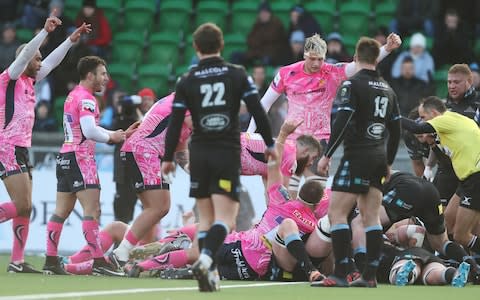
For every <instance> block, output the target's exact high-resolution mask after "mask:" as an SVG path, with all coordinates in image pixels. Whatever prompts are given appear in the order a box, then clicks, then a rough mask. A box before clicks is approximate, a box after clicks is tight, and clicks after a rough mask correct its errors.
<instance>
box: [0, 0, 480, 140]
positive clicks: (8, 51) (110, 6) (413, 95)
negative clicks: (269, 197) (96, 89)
mask: <svg viewBox="0 0 480 300" xmlns="http://www.w3.org/2000/svg"><path fill="white" fill-rule="evenodd" d="M53 12H54V13H55V15H56V16H57V17H59V18H60V19H61V20H62V23H63V25H62V26H61V28H59V30H56V31H55V32H54V33H52V34H50V35H49V36H48V39H47V40H46V42H45V43H44V45H43V46H42V48H41V52H42V55H43V57H45V56H46V55H48V54H49V53H50V52H51V51H52V50H53V49H55V47H57V46H58V45H59V44H60V43H61V42H62V41H63V40H64V39H65V38H66V37H67V36H68V35H69V34H70V33H71V32H72V30H73V29H74V28H75V26H77V25H79V24H81V23H82V22H87V23H90V24H92V29H93V31H92V33H90V34H89V36H88V38H87V39H82V40H81V41H80V42H79V43H77V44H76V45H75V46H74V47H73V48H72V49H71V50H70V52H69V53H68V55H67V57H66V58H65V60H64V61H63V62H62V64H61V65H60V66H59V67H58V68H57V69H56V70H55V71H54V72H53V73H52V74H51V75H50V76H49V77H48V78H47V79H46V80H44V82H42V83H37V97H38V99H37V105H38V106H39V107H38V108H37V111H41V113H40V116H39V117H38V122H37V123H38V124H37V125H38V126H36V127H35V130H38V131H50V130H54V131H55V130H61V118H62V116H61V109H62V108H63V99H64V98H65V95H66V94H68V92H69V91H70V90H71V89H72V87H73V86H74V85H75V84H76V83H77V82H78V75H77V74H76V73H77V72H76V63H77V62H78V60H79V58H80V57H83V56H86V55H99V56H101V57H103V58H105V59H106V60H107V61H108V62H109V64H110V65H111V68H109V70H110V72H111V78H112V82H111V83H110V84H109V90H108V91H107V92H106V93H105V95H103V96H102V97H101V98H102V101H103V103H102V104H103V106H104V107H105V108H108V107H110V110H108V109H107V110H106V111H107V112H108V111H115V109H114V108H113V107H112V105H113V103H114V102H116V101H118V100H115V97H117V98H118V95H130V94H135V93H136V92H137V91H139V90H140V89H142V88H146V87H148V88H152V89H153V90H154V91H155V92H156V93H157V95H159V96H163V95H166V94H167V93H168V92H169V91H172V90H173V88H174V84H175V80H176V78H177V77H178V76H179V75H180V74H182V73H183V72H185V71H186V70H188V66H189V65H190V64H191V63H195V62H196V57H195V53H194V52H193V49H191V48H192V47H191V32H192V29H193V28H194V27H195V26H196V25H198V23H199V22H205V21H213V22H215V23H217V24H218V25H220V26H221V27H222V29H223V30H224V32H225V50H224V52H223V56H224V58H225V59H226V60H229V61H231V62H233V63H238V64H243V65H245V66H246V68H247V70H249V72H250V74H252V75H253V78H254V79H255V83H256V84H257V86H258V88H259V90H260V94H263V92H264V91H265V90H266V88H267V87H268V84H269V82H270V81H271V80H272V78H273V76H274V74H275V70H276V68H277V67H279V66H282V65H286V64H290V63H293V62H296V61H299V60H302V59H303V43H304V41H305V39H306V38H307V37H309V36H311V35H312V34H314V33H319V34H321V36H322V37H323V38H324V39H325V40H326V41H327V44H328V53H327V57H326V61H327V62H329V63H339V62H349V61H351V60H352V57H353V54H354V53H353V49H354V46H355V42H356V41H357V40H358V38H359V36H360V35H361V34H363V35H369V36H372V37H374V38H375V39H377V40H378V41H379V42H380V43H384V42H385V38H386V36H387V35H388V34H389V33H390V32H396V33H398V34H400V36H401V37H402V38H403V39H404V44H403V49H402V50H397V51H396V53H393V54H392V55H389V56H388V57H387V58H386V59H385V60H384V61H382V63H381V64H380V65H379V70H380V71H381V72H382V75H383V77H384V78H385V79H386V80H387V81H388V82H389V83H391V85H392V86H393V88H394V89H395V91H396V92H397V94H398V96H399V102H400V106H401V110H402V114H407V113H408V111H409V110H410V109H411V108H412V105H413V103H416V102H417V100H418V98H419V97H423V96H426V95H433V94H436V95H438V96H440V97H442V98H443V97H445V96H446V71H447V70H448V68H449V67H450V66H451V65H452V64H455V63H467V64H469V65H470V68H471V69H472V71H473V72H474V79H475V82H474V86H477V87H478V86H479V81H480V76H479V70H480V68H479V63H480V21H479V20H480V1H478V0H474V1H470V0H457V1H448V0H439V1H435V0H402V1H398V0H327V1H319V0H276V1H265V0H245V1H235V0H230V1H212V0H185V1H175V0H98V1H97V0H83V1H80V0H25V1H16V0H4V1H0V26H1V27H0V28H1V29H2V35H1V42H0V51H1V52H2V56H1V57H0V67H1V68H2V69H5V68H7V67H8V65H9V64H10V63H11V62H12V61H13V59H14V56H15V50H16V49H17V47H18V46H19V45H20V44H21V43H23V42H26V41H28V40H29V39H30V38H31V36H32V35H33V34H35V31H36V30H38V29H39V28H41V26H42V22H43V20H45V17H46V16H48V15H49V14H51V13H53ZM352 28H356V29H357V30H352ZM132 32H133V33H132ZM130 33H132V34H130ZM360 33H361V34H360ZM129 51H130V52H129ZM119 93H120V94H119ZM114 95H115V97H113V96H114ZM285 109H286V103H285V101H279V103H278V104H276V107H274V108H272V110H271V111H270V117H271V118H272V120H273V123H274V126H273V127H274V131H277V130H278V126H279V125H280V124H281V119H279V120H278V121H275V118H281V117H282V116H283V115H284V114H285ZM45 111H46V113H45ZM57 111H60V112H57ZM45 115H46V117H45ZM45 118H46V120H45ZM245 118H246V117H245ZM52 120H53V121H54V122H53V123H52ZM107 123H108V122H107ZM110 123H111V122H110ZM275 124H278V125H275ZM275 128H276V129H275Z"/></svg>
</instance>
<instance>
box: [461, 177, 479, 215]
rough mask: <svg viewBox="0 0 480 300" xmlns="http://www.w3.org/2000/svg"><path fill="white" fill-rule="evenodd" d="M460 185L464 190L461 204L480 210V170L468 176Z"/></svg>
mask: <svg viewBox="0 0 480 300" xmlns="http://www.w3.org/2000/svg"><path fill="white" fill-rule="evenodd" d="M460 185H461V190H462V191H463V197H461V198H460V206H461V207H465V208H469V209H473V210H477V211H480V172H477V173H473V174H472V175H470V176H468V177H467V178H466V179H465V180H464V181H462V182H461V183H460Z"/></svg>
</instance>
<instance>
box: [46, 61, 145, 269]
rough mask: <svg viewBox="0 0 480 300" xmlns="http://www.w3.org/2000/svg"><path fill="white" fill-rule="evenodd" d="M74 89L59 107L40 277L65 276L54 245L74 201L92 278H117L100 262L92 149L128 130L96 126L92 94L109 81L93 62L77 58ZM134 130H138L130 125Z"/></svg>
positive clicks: (102, 259) (103, 68)
mask: <svg viewBox="0 0 480 300" xmlns="http://www.w3.org/2000/svg"><path fill="white" fill-rule="evenodd" d="M77 69H78V73H79V75H80V83H79V84H78V85H77V86H76V87H75V88H74V89H73V90H72V91H71V92H70V93H69V94H68V96H67V99H66V100H65V104H64V114H63V128H64V133H65V140H64V143H63V145H62V148H61V149H60V154H59V155H58V156H57V200H56V206H55V212H54V214H53V215H52V216H51V218H50V220H49V222H48V224H47V253H46V254H47V257H46V260H45V265H44V267H43V271H44V273H45V274H57V275H67V274H68V273H67V272H65V271H64V269H63V266H62V265H61V262H60V260H59V258H58V243H59V241H60V235H61V233H62V229H63V224H64V222H65V220H66V219H67V218H68V216H69V215H70V213H71V212H72V210H73V208H74V206H75V202H76V200H77V199H79V201H80V204H81V205H82V208H83V222H82V230H83V235H84V237H85V240H86V241H87V244H88V246H89V249H90V253H91V255H92V257H93V260H94V262H93V274H94V275H107V276H123V275H124V274H123V272H121V271H118V270H117V269H116V268H115V266H114V265H113V264H111V263H109V262H107V261H106V260H105V257H104V256H103V250H102V248H101V245H100V239H99V236H98V234H99V230H98V219H99V217H100V182H99V179H98V174H97V167H96V163H95V144H96V142H100V143H109V144H115V143H120V142H123V141H124V140H125V137H126V136H128V135H129V134H130V133H131V131H132V128H133V127H134V125H132V126H131V127H130V128H129V129H127V133H125V132H124V131H123V130H117V131H109V130H106V129H104V128H102V127H100V126H98V122H99V108H98V105H97V100H96V99H95V96H94V95H93V93H95V92H101V91H102V90H104V88H105V86H106V84H107V82H108V80H109V78H108V74H107V68H106V63H105V61H104V60H103V59H101V58H100V57H97V56H85V57H82V58H81V59H80V60H79V62H78V65H77ZM136 125H138V124H136Z"/></svg>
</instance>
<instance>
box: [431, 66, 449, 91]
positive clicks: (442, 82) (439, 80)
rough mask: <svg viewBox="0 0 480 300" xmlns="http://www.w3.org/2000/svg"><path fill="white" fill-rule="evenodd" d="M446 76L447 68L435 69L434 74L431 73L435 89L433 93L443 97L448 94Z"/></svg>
mask: <svg viewBox="0 0 480 300" xmlns="http://www.w3.org/2000/svg"><path fill="white" fill-rule="evenodd" d="M447 77H448V69H447V68H443V69H440V70H437V71H436V72H435V74H433V81H434V83H435V91H436V92H435V93H436V95H437V96H438V97H440V98H445V97H446V96H447V94H448V87H447Z"/></svg>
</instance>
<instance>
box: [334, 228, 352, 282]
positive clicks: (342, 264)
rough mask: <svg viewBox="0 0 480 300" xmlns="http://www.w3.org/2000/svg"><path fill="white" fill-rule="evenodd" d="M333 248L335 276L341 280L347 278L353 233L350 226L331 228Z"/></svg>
mask: <svg viewBox="0 0 480 300" xmlns="http://www.w3.org/2000/svg"><path fill="white" fill-rule="evenodd" d="M331 235H332V248H333V254H334V256H335V271H334V274H335V276H337V277H340V278H344V279H345V278H346V276H347V271H348V265H349V262H350V257H349V253H350V250H349V249H351V240H352V236H351V232H350V226H348V224H336V225H333V226H332V227H331Z"/></svg>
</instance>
